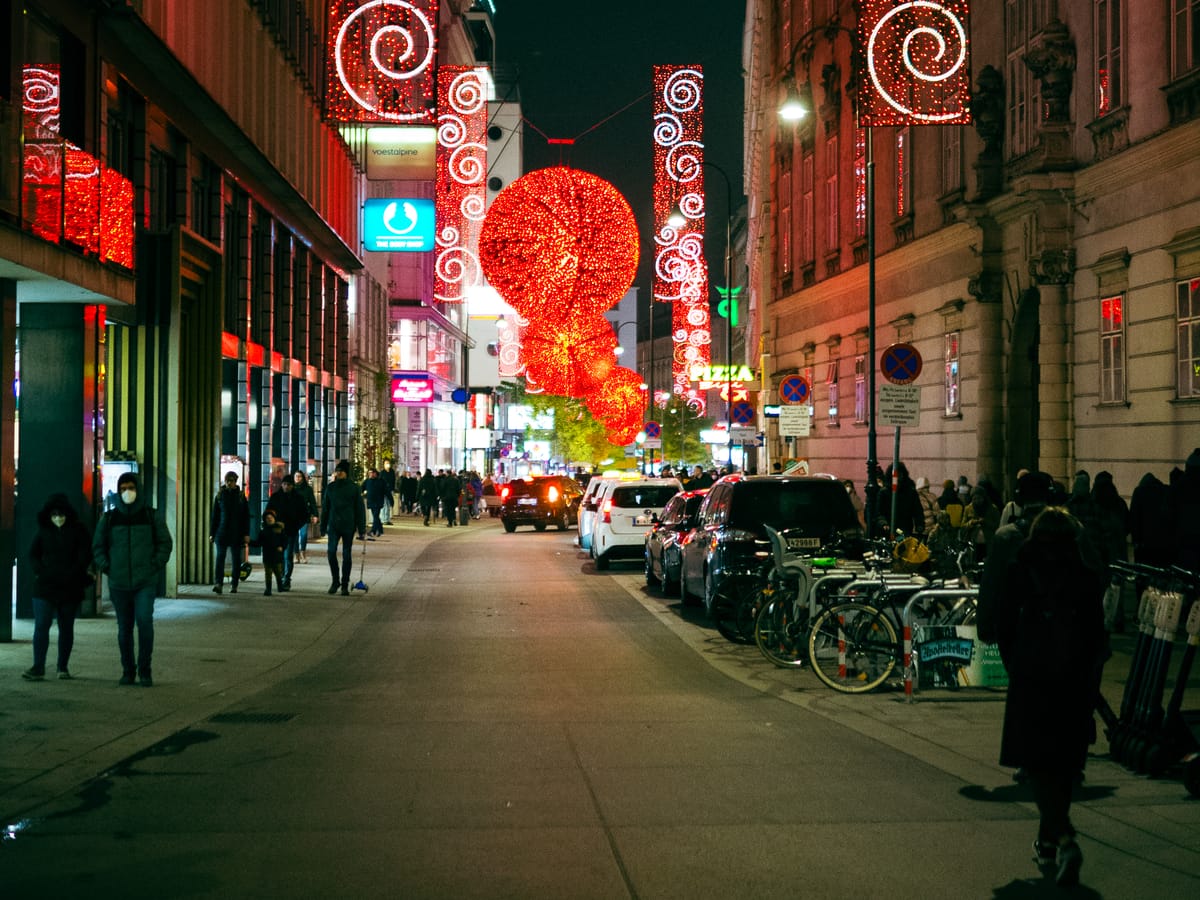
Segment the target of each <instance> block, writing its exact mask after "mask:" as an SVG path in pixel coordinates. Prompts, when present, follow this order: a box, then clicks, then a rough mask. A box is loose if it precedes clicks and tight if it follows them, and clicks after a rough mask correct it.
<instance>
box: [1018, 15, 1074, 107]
mask: <svg viewBox="0 0 1200 900" xmlns="http://www.w3.org/2000/svg"><path fill="white" fill-rule="evenodd" d="M1035 41H1036V44H1035V46H1034V47H1033V49H1031V50H1030V51H1029V52H1028V53H1026V54H1025V65H1027V66H1028V67H1029V71H1031V72H1032V73H1033V77H1034V78H1036V79H1037V80H1038V81H1040V82H1041V83H1042V101H1043V102H1044V103H1045V104H1046V116H1045V120H1044V121H1045V122H1046V123H1050V124H1056V123H1064V122H1069V121H1070V117H1071V82H1072V79H1073V78H1074V74H1075V42H1074V41H1073V40H1072V39H1071V32H1070V31H1069V30H1068V29H1067V26H1066V25H1064V24H1063V22H1062V21H1061V20H1059V19H1053V20H1051V21H1050V22H1048V23H1047V24H1046V27H1045V28H1043V29H1042V31H1041V33H1040V34H1039V35H1038V36H1037V37H1036V38H1035Z"/></svg>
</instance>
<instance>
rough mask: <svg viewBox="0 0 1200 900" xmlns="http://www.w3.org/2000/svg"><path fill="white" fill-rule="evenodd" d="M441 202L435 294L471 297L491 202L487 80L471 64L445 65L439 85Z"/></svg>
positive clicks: (452, 299) (443, 298)
mask: <svg viewBox="0 0 1200 900" xmlns="http://www.w3.org/2000/svg"><path fill="white" fill-rule="evenodd" d="M438 107H439V109H442V110H449V111H448V112H443V113H442V114H441V115H440V116H438V132H437V139H438V144H437V182H436V189H435V190H436V197H435V200H436V206H437V220H438V223H439V232H438V247H439V249H440V250H441V251H442V252H441V253H440V254H439V256H438V258H437V262H436V264H435V266H434V298H435V299H436V300H438V301H439V302H443V303H458V302H461V301H462V300H464V299H466V295H467V291H468V290H469V289H470V288H472V287H474V286H475V285H478V284H480V283H482V275H483V270H482V267H481V265H480V263H479V259H478V256H477V255H476V252H477V248H478V246H479V233H480V231H481V229H482V224H483V219H484V208H485V206H486V203H487V198H486V196H485V194H486V188H485V185H484V182H485V180H486V179H487V156H486V154H487V144H486V129H487V85H486V84H485V82H484V80H483V77H482V76H481V75H480V73H479V71H478V70H477V69H475V68H473V67H468V66H442V68H441V75H440V77H439V85H438Z"/></svg>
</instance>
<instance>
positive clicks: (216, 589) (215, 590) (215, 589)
mask: <svg viewBox="0 0 1200 900" xmlns="http://www.w3.org/2000/svg"><path fill="white" fill-rule="evenodd" d="M213 593H214V594H219V593H221V582H219V581H218V582H217V583H216V584H214V585H213Z"/></svg>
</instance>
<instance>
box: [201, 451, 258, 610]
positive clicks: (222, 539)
mask: <svg viewBox="0 0 1200 900" xmlns="http://www.w3.org/2000/svg"><path fill="white" fill-rule="evenodd" d="M237 482H238V477H237V473H236V472H226V473H225V484H224V485H223V486H222V487H221V490H219V491H217V496H216V499H215V500H213V508H212V516H211V517H210V518H209V525H208V540H209V542H210V543H212V545H213V546H214V547H215V548H216V550H217V562H216V570H215V574H214V576H213V592H214V593H216V594H219V593H221V584H222V583H223V582H224V580H225V556H226V552H227V551H228V555H229V556H230V557H231V558H232V565H233V574H232V575H230V577H229V582H230V586H229V592H230V593H231V594H236V593H237V589H238V576H239V574H240V570H241V566H242V560H243V559H244V558H245V548H246V545H248V544H249V543H250V503H249V502H248V501H247V500H246V495H245V494H243V493H242V489H241V488H239V487H238V483H237Z"/></svg>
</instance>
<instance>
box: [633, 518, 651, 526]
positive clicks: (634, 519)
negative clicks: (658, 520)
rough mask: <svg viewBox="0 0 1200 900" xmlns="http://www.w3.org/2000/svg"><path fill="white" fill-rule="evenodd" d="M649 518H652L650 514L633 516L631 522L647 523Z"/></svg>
mask: <svg viewBox="0 0 1200 900" xmlns="http://www.w3.org/2000/svg"><path fill="white" fill-rule="evenodd" d="M651 520H652V517H651V516H634V517H633V524H634V525H649V524H650V522H651Z"/></svg>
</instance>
